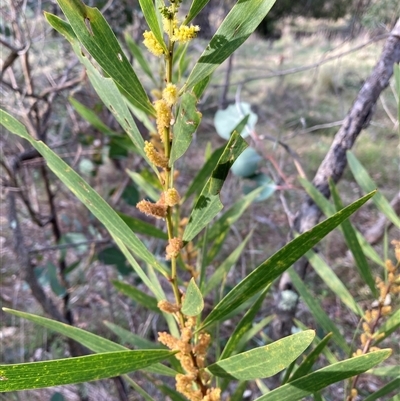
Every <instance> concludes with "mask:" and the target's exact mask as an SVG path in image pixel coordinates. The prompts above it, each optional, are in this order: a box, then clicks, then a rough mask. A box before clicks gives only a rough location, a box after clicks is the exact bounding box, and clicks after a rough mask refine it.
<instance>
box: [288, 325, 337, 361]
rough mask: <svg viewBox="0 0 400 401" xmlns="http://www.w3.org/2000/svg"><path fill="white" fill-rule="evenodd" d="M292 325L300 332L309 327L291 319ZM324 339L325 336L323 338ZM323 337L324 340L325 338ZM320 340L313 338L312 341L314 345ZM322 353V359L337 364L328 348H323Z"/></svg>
mask: <svg viewBox="0 0 400 401" xmlns="http://www.w3.org/2000/svg"><path fill="white" fill-rule="evenodd" d="M293 322H294V324H295V325H296V327H298V328H299V329H301V330H307V329H308V328H309V327H307V326H306V325H305V324H303V323H301V322H300V321H299V320H298V319H296V318H295V319H293ZM330 334H331V333H328V334H327V336H328V335H330ZM325 337H326V336H325ZM325 337H324V338H325ZM321 341H322V340H321V339H320V338H319V337H318V336H315V339H314V343H316V344H319V343H320V342H321ZM322 353H323V355H324V357H325V358H326V360H327V361H328V362H329V363H330V364H331V365H332V364H334V363H337V362H339V360H338V358H337V357H336V355H335V354H333V352H331V350H330V349H329V348H328V347H325V348H323V350H322Z"/></svg>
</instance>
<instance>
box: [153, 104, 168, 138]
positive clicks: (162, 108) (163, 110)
mask: <svg viewBox="0 0 400 401" xmlns="http://www.w3.org/2000/svg"><path fill="white" fill-rule="evenodd" d="M154 108H155V109H156V113H157V131H158V134H159V135H160V139H161V141H164V129H165V128H168V127H169V126H170V124H171V109H170V108H169V106H168V104H167V102H166V101H165V100H163V99H161V100H157V101H155V102H154Z"/></svg>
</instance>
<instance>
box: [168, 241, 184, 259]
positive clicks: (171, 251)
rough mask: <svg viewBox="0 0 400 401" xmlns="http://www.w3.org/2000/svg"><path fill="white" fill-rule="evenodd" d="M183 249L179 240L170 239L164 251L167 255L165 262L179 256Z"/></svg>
mask: <svg viewBox="0 0 400 401" xmlns="http://www.w3.org/2000/svg"><path fill="white" fill-rule="evenodd" d="M182 247H183V241H182V240H181V239H180V238H171V239H170V240H169V241H168V245H167V248H166V249H165V251H166V254H167V256H166V257H167V260H169V259H172V258H176V257H177V256H178V255H179V252H180V251H181V249H182Z"/></svg>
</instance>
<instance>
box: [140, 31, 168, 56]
mask: <svg viewBox="0 0 400 401" xmlns="http://www.w3.org/2000/svg"><path fill="white" fill-rule="evenodd" d="M143 37H144V40H143V44H144V45H145V46H146V47H147V49H148V50H149V51H150V52H151V53H153V54H154V55H155V56H157V57H158V56H161V55H163V54H164V49H163V47H162V46H161V45H160V43H159V42H158V40H157V39H156V37H155V36H154V33H153V32H152V31H144V32H143Z"/></svg>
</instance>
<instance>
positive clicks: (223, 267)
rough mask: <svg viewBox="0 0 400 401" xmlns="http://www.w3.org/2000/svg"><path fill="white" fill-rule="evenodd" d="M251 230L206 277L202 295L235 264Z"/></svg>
mask: <svg viewBox="0 0 400 401" xmlns="http://www.w3.org/2000/svg"><path fill="white" fill-rule="evenodd" d="M252 234H253V231H251V232H250V233H249V234H248V235H247V237H246V238H245V239H244V241H243V242H242V243H241V244H240V245H239V246H238V247H237V248H235V250H234V251H233V252H232V253H231V254H230V255H229V256H228V257H227V258H226V259H225V260H224V261H223V262H222V263H221V264H220V265H219V266H218V268H217V269H216V270H215V272H214V273H213V274H212V275H211V277H210V278H208V279H207V282H206V284H205V288H204V290H203V295H204V296H206V295H207V294H208V293H210V291H212V290H213V289H214V288H215V287H217V286H218V285H220V284H221V282H222V279H223V277H224V276H225V275H227V274H228V272H229V270H230V269H231V268H232V267H233V266H234V265H235V263H236V262H237V261H238V259H239V258H240V255H241V254H242V252H243V249H244V248H245V246H246V245H247V242H248V241H249V239H250V238H251V236H252Z"/></svg>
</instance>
